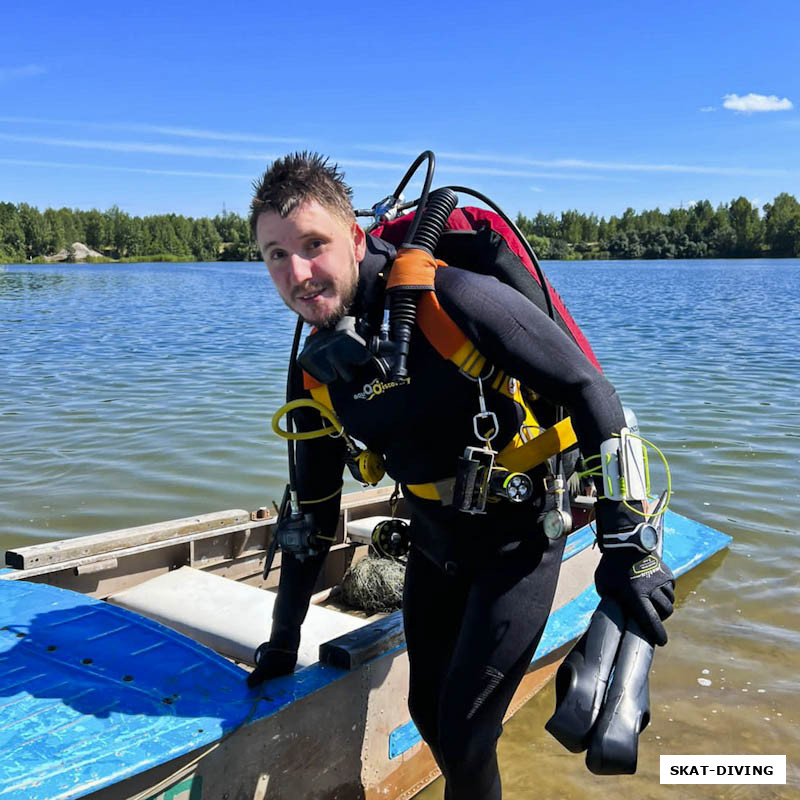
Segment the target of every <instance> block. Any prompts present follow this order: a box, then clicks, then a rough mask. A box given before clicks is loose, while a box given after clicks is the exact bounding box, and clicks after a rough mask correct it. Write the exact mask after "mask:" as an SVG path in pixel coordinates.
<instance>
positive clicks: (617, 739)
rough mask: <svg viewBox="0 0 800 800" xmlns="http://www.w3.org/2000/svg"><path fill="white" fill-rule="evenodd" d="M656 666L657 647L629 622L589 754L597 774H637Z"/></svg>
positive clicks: (588, 759) (588, 757) (587, 761)
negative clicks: (651, 671) (655, 648)
mask: <svg viewBox="0 0 800 800" xmlns="http://www.w3.org/2000/svg"><path fill="white" fill-rule="evenodd" d="M652 663H653V645H652V644H650V642H648V641H647V639H646V638H645V637H644V634H643V633H642V631H641V629H640V628H639V626H638V625H637V624H636V622H635V621H634V620H632V619H630V620H628V623H627V627H626V631H625V636H623V638H622V644H621V645H620V647H619V653H618V655H617V660H616V662H615V664H614V675H613V676H612V679H611V686H610V687H609V689H608V695H607V697H606V701H605V703H604V704H603V709H602V711H601V713H600V718H599V719H598V721H597V725H596V726H595V729H594V731H593V733H592V737H591V742H590V743H589V750H588V752H587V753H586V766H587V767H588V768H589V769H590V770H591V771H592V772H593V773H594V774H595V775H632V774H633V773H634V772H636V762H637V756H638V748H639V734H640V733H641V732H642V731H643V730H644V729H645V728H646V727H647V725H648V723H649V722H650V686H649V683H648V675H649V673H650V666H651V664H652Z"/></svg>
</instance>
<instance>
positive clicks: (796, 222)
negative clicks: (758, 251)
mask: <svg viewBox="0 0 800 800" xmlns="http://www.w3.org/2000/svg"><path fill="white" fill-rule="evenodd" d="M764 241H765V243H766V245H767V246H768V247H769V249H770V253H771V254H772V255H774V256H795V255H798V254H800V203H798V202H797V200H796V199H795V197H794V195H791V194H788V193H787V192H782V193H781V194H779V195H778V196H777V197H776V198H775V199H774V200H773V201H772V202H771V203H767V204H766V205H765V206H764Z"/></svg>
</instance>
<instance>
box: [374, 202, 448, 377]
mask: <svg viewBox="0 0 800 800" xmlns="http://www.w3.org/2000/svg"><path fill="white" fill-rule="evenodd" d="M457 204H458V197H457V196H456V193H455V192H453V191H451V190H450V189H447V188H444V189H437V190H436V191H435V192H432V193H431V194H430V196H429V198H428V202H427V204H426V205H425V208H423V209H422V211H420V212H418V217H419V224H418V225H417V227H416V229H415V230H414V233H413V237H412V239H411V241H410V242H405V243H404V244H403V247H402V248H401V249H414V250H425V251H427V252H428V253H430V254H431V256H433V251H434V250H435V248H436V245H437V243H438V242H439V237H440V236H441V235H442V231H443V230H444V227H445V225H446V224H447V219H448V217H449V216H450V214H452V213H453V209H454V208H455V207H456V205H457ZM418 298H419V292H418V291H416V290H415V289H395V290H393V291H392V293H391V295H390V303H389V338H390V339H391V341H392V342H394V344H395V347H396V348H397V350H396V354H395V359H394V365H393V368H392V377H393V378H394V379H397V378H407V377H408V367H407V360H408V348H409V344H410V342H411V332H412V330H413V329H414V323H415V322H416V320H417V300H418Z"/></svg>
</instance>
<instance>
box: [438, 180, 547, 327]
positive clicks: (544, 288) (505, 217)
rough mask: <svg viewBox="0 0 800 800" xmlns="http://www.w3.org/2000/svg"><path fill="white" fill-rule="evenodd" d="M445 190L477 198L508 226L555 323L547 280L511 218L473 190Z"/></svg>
mask: <svg viewBox="0 0 800 800" xmlns="http://www.w3.org/2000/svg"><path fill="white" fill-rule="evenodd" d="M444 188H446V189H450V190H452V191H454V192H461V193H462V194H468V195H471V196H472V197H475V198H477V199H478V200H480V201H481V202H482V203H486V205H487V206H489V208H491V209H492V211H494V212H495V213H497V214H498V215H499V216H500V217H501V218H502V220H503V222H505V223H506V225H508V227H509V228H511V230H512V231H513V232H514V235H515V236H516V237H517V239H518V240H519V243H520V244H521V245H522V246H523V248H524V249H525V252H526V253H527V254H528V258H530V260H531V263H532V264H533V267H534V269H535V270H536V274H537V275H538V276H539V282H540V283H541V284H542V291H543V292H544V301H545V303H546V305H547V314H548V316H549V317H550V319H552V320H553V321H554V322H555V319H556V315H555V312H554V311H553V300H552V298H551V297H550V286H549V285H548V283H547V279H546V278H545V277H544V272H543V271H542V268H541V266H540V264H539V259H538V258H536V253H534V252H533V248H532V247H531V243H530V242H529V241H528V240H527V239H526V238H525V236H524V235H523V234H522V231H521V230H520V229H519V228H518V227H517V226H516V224H515V223H514V222H512V221H511V218H510V217H509V216H508V215H507V214H506V212H505V211H503V209H502V208H500V206H498V205H497V203H495V202H494V201H492V200H490V199H489V198H488V197H487V196H486V195H485V194H481V192H478V191H476V190H475V189H467V188H466V187H465V186H446V187H444ZM436 191H437V192H440V191H441V189H437V190H436Z"/></svg>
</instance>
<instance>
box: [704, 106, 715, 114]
mask: <svg viewBox="0 0 800 800" xmlns="http://www.w3.org/2000/svg"><path fill="white" fill-rule="evenodd" d="M700 110H701V111H702V112H703V113H706V114H707V113H708V112H709V111H716V110H717V109H716V108H714V106H703V107H702V108H701V109H700Z"/></svg>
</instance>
